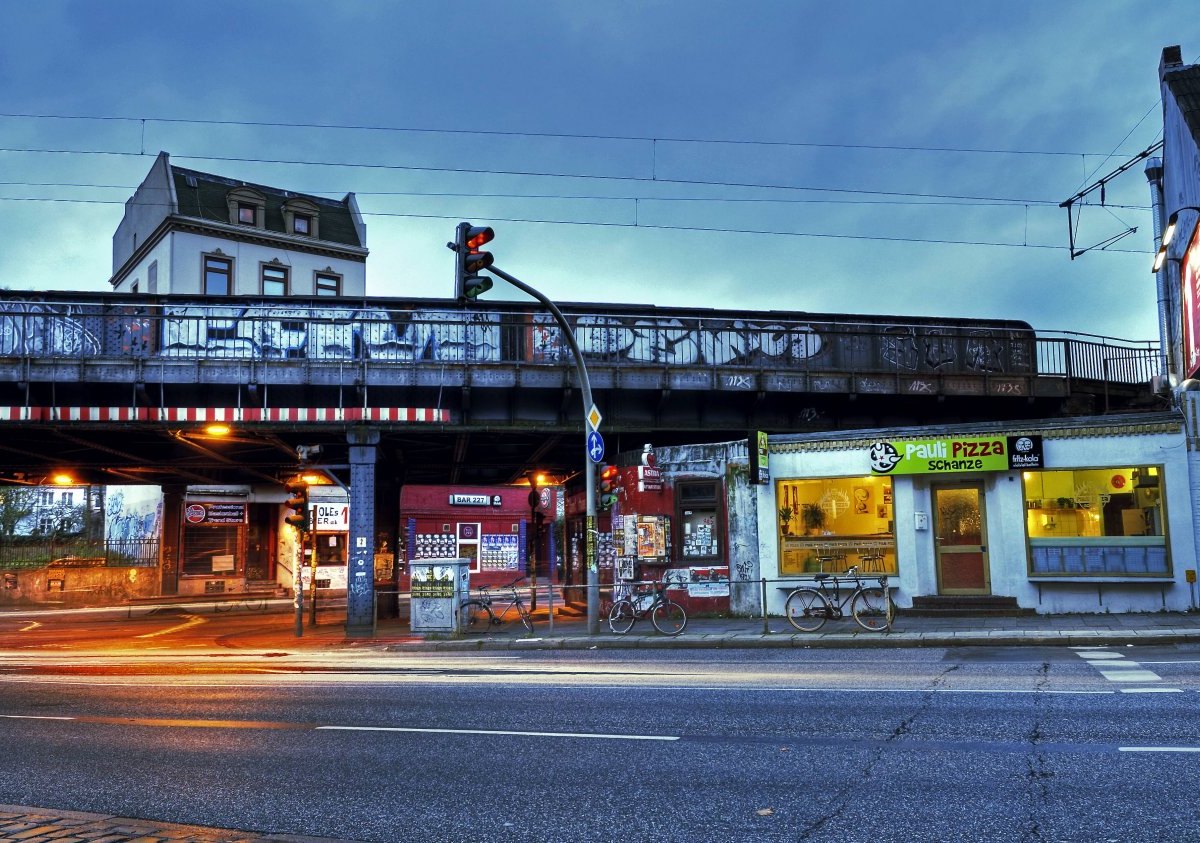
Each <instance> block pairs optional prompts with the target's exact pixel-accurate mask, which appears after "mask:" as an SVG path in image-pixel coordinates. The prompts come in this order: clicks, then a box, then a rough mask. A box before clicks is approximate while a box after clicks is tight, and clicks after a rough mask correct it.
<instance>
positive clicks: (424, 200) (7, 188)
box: [0, 0, 1200, 340]
mask: <svg viewBox="0 0 1200 843" xmlns="http://www.w3.org/2000/svg"><path fill="white" fill-rule="evenodd" d="M0 9H2V10H3V13H4V15H3V17H4V31H5V49H4V50H3V51H2V52H0V231H2V232H3V234H2V235H0V279H3V281H0V287H7V288H8V289H10V290H31V291H37V290H75V291H82V292H107V291H108V290H110V285H109V284H108V278H109V277H110V275H111V272H112V234H113V232H114V231H115V230H116V227H117V225H118V223H119V222H120V219H121V215H122V210H123V203H124V201H125V200H126V199H127V198H128V197H129V196H130V195H131V194H132V192H133V189H134V188H135V187H136V186H137V184H138V183H139V182H140V181H141V180H142V179H143V178H144V177H145V175H146V173H147V172H148V171H149V169H150V166H151V164H152V162H153V159H154V156H155V155H157V154H158V152H159V151H166V152H168V153H170V155H171V158H172V161H173V162H174V163H176V164H178V165H180V166H183V167H188V168H191V169H196V170H201V171H204V172H209V173H217V174H220V175H224V176H229V177H232V178H237V179H244V180H246V181H249V182H254V183H258V184H265V185H270V186H273V187H279V188H284V189H289V190H295V191H299V192H304V193H310V194H318V195H325V196H331V197H338V198H340V197H341V196H343V195H344V194H346V193H347V192H353V193H355V194H356V196H357V200H358V203H359V206H360V208H361V209H362V211H363V213H364V216H365V221H366V224H367V246H368V247H369V249H370V256H369V257H368V259H367V293H368V295H371V296H400V297H403V296H420V297H446V298H449V297H450V296H452V295H453V270H454V259H453V258H454V256H453V254H452V253H451V252H450V251H449V250H448V249H447V248H446V245H445V244H446V242H447V241H448V240H450V239H451V238H452V237H453V232H454V227H455V225H456V224H457V223H458V222H459V221H460V220H466V221H470V222H473V223H475V224H477V225H490V226H492V227H493V228H494V229H495V231H496V239H495V240H494V241H493V243H492V246H491V250H492V252H493V254H494V255H495V260H496V265H497V266H499V267H500V268H502V269H503V270H504V271H506V272H508V273H509V274H511V275H514V276H516V277H517V278H519V279H521V280H522V281H524V282H525V283H526V284H529V285H531V286H533V287H535V288H537V289H538V290H540V291H542V292H543V293H544V294H546V295H547V296H549V297H550V298H551V299H554V300H555V301H558V302H595V303H640V304H655V305H659V306H681V307H711V308H719V309H733V310H784V311H804V312H809V313H814V314H863V315H872V316H876V315H883V316H895V317H909V316H936V317H946V318H979V319H1018V320H1023V321H1025V322H1028V323H1029V324H1031V325H1032V326H1033V327H1034V328H1036V329H1038V330H1039V331H1042V332H1046V333H1047V334H1050V333H1052V332H1056V331H1070V332H1078V333H1086V334H1096V335H1101V336H1108V337H1116V338H1122V339H1129V340H1155V339H1157V337H1158V329H1157V305H1156V294H1155V289H1154V277H1153V275H1152V274H1151V273H1150V271H1149V264H1150V260H1151V257H1152V253H1153V251H1154V243H1153V226H1152V221H1151V214H1150V210H1149V190H1148V187H1147V183H1146V179H1145V176H1144V175H1143V166H1142V165H1141V164H1138V165H1136V166H1134V167H1132V168H1130V169H1129V170H1128V171H1127V172H1126V173H1124V174H1123V175H1121V176H1119V177H1117V178H1114V179H1113V180H1111V181H1110V182H1109V183H1108V184H1107V185H1106V189H1105V197H1104V205H1103V206H1101V205H1100V197H1099V195H1098V194H1099V192H1098V191H1093V192H1092V193H1091V194H1089V195H1088V198H1087V202H1088V203H1089V204H1087V205H1086V206H1085V207H1083V208H1082V209H1081V211H1080V213H1079V215H1078V218H1077V219H1076V220H1075V223H1076V239H1077V245H1078V247H1080V248H1084V247H1089V246H1097V245H1098V244H1101V243H1104V242H1106V241H1109V240H1110V239H1111V238H1117V239H1115V240H1114V241H1113V242H1112V243H1111V244H1110V245H1108V246H1107V247H1104V248H1099V247H1098V248H1092V249H1089V250H1088V251H1087V252H1086V253H1085V254H1083V255H1081V256H1079V257H1076V258H1075V259H1074V260H1072V258H1071V255H1070V251H1069V249H1068V232H1069V221H1068V215H1067V212H1066V210H1064V209H1063V208H1061V207H1059V203H1061V202H1062V201H1063V200H1065V199H1068V198H1070V197H1072V196H1074V195H1075V194H1076V193H1077V192H1079V191H1080V190H1082V189H1083V188H1086V187H1088V186H1089V185H1091V184H1093V183H1094V182H1096V181H1097V180H1098V179H1100V178H1102V177H1103V176H1106V175H1108V174H1109V173H1112V172H1113V171H1115V170H1117V169H1118V168H1120V167H1121V166H1122V165H1123V164H1125V163H1126V162H1127V161H1129V160H1130V159H1132V158H1133V157H1135V156H1136V155H1137V154H1138V153H1140V152H1142V151H1143V150H1145V149H1147V148H1148V147H1150V146H1151V145H1152V144H1154V143H1156V142H1158V141H1159V140H1160V139H1161V136H1162V111H1161V104H1160V94H1159V87H1158V62H1159V58H1160V55H1161V51H1162V49H1163V47H1166V46H1169V45H1173V44H1179V45H1181V46H1182V48H1183V54H1184V61H1185V62H1188V63H1191V62H1195V61H1197V59H1198V58H1200V16H1197V15H1196V14H1195V2H1194V0H1159V1H1158V2H1153V3H1151V2H1119V1H1118V0H1080V1H1079V2H1076V0H1051V1H1050V2H1048V0H1002V2H988V0H973V1H972V2H969V3H964V2H962V0H956V2H919V0H913V2H896V0H861V2H857V3H829V2H828V0H820V1H819V2H808V0H779V1H778V2H776V0H739V2H718V0H688V2H684V1H683V0H678V1H676V0H658V1H656V0H641V2H635V0H605V2H601V3H585V2H582V0H580V2H565V1H560V0H509V1H508V2H505V0H491V2H482V1H481V0H456V2H454V3H446V2H442V1H441V0H438V1H437V2H424V1H423V0H413V1H412V2H398V1H397V2H386V0H370V1H369V2H368V0H361V2H355V1H354V0H339V2H332V3H331V2H328V0H326V2H319V3H318V2H307V0H298V1H297V2H245V0H239V1H238V2H226V1H225V0H205V2H203V3H162V2H159V0H152V2H131V0H106V2H92V1H91V0H77V2H62V0H41V1H40V2H38V3H27V2H19V0H0ZM1131 228H1136V229H1137V230H1136V232H1134V233H1130V234H1127V235H1125V236H1120V235H1121V234H1122V232H1126V231H1128V230H1129V229H1131ZM487 295H488V297H489V298H493V299H512V300H521V299H522V298H523V294H521V293H519V292H518V291H516V290H514V289H513V288H511V287H510V286H509V285H507V284H505V283H504V282H501V281H497V282H496V287H495V288H494V289H493V290H492V291H491V292H490V293H488V294H487Z"/></svg>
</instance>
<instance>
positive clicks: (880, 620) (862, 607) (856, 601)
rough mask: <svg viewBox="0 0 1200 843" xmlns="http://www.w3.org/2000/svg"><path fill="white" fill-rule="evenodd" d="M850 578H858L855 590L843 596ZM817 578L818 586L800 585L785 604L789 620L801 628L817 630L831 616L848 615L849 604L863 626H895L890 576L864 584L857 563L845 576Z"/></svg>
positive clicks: (883, 628) (876, 628) (878, 628)
mask: <svg viewBox="0 0 1200 843" xmlns="http://www.w3.org/2000/svg"><path fill="white" fill-rule="evenodd" d="M846 578H848V579H851V580H853V581H854V589H853V590H852V591H850V592H849V593H848V594H846V596H845V597H843V596H842V580H843V579H846ZM813 579H814V580H816V582H817V588H811V587H808V586H804V587H802V588H797V589H796V590H795V591H793V592H792V593H791V594H789V595H788V597H787V601H786V602H785V603H784V604H783V613H784V614H785V615H786V616H787V619H788V622H789V623H790V624H791V625H792V626H794V627H795V628H796V629H798V630H799V631H801V632H816V631H817V630H818V629H820V628H821V627H822V626H824V625H825V621H827V620H829V619H830V618H841V617H845V609H846V604H847V603H849V604H850V614H851V615H852V616H853V617H854V620H855V621H856V622H857V623H858V625H859V626H861V627H862V628H863V629H865V630H868V631H870V632H885V631H887V629H889V628H890V627H891V625H892V621H893V620H894V618H895V615H896V607H895V606H894V605H893V604H892V593H891V592H890V591H888V584H887V580H888V578H887V577H886V576H882V577H880V578H879V585H878V586H868V585H863V581H862V578H861V577H859V574H858V566H857V565H855V566H851V568H850V569H849V570H848V571H846V574H845V576H844V577H843V578H841V579H839V578H838V577H837V576H834V575H833V574H816V575H815V576H814V577H813ZM829 582H832V583H833V588H832V590H831V589H830V588H829V587H828V585H827V584H828V583H829Z"/></svg>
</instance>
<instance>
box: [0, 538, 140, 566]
mask: <svg viewBox="0 0 1200 843" xmlns="http://www.w3.org/2000/svg"><path fill="white" fill-rule="evenodd" d="M158 548H159V541H158V539H127V540H119V541H115V540H114V541H104V540H102V539H78V538H13V539H4V540H0V570H20V569H32V568H49V567H64V568H85V567H110V568H115V567H127V568H153V567H155V566H157V565H158V562H159V554H158Z"/></svg>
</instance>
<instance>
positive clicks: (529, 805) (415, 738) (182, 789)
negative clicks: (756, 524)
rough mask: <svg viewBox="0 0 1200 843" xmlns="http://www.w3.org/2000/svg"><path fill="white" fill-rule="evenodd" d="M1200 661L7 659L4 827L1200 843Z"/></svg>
mask: <svg viewBox="0 0 1200 843" xmlns="http://www.w3.org/2000/svg"><path fill="white" fill-rule="evenodd" d="M1197 665H1200V649H1198V648H1189V647H1171V648H1167V647H1163V648H1103V649H1091V650H1079V649H1068V648H1040V649H1039V648H1013V649H1001V648H988V649H980V650H974V649H962V650H933V649H929V650H903V651H896V650H887V651H871V650H854V651H846V650H842V651H839V650H828V651H816V650H814V651H804V652H795V651H740V652H730V651H720V652H717V651H695V652H688V651H682V652H668V653H653V652H636V651H632V652H631V651H606V652H591V653H588V652H584V653H562V652H557V653H555V652H551V653H522V654H495V655H487V654H479V655H474V656H461V655H450V654H446V655H442V654H434V653H426V654H404V655H400V654H395V653H385V652H381V651H378V650H374V651H366V652H358V653H347V652H340V653H327V654H312V653H305V654H298V653H297V654H281V653H276V654H271V653H252V652H226V653H221V652H215V651H212V650H207V651H204V652H190V653H189V652H188V651H187V649H186V648H184V649H169V648H162V649H144V650H140V651H137V652H133V651H129V650H120V649H112V648H109V649H100V648H97V649H94V650H90V651H82V650H72V651H70V652H62V653H58V654H55V653H53V652H28V651H8V652H4V653H0V746H3V747H5V752H4V753H3V755H2V756H0V803H12V804H25V805H40V806H47V807H58V808H66V809H74V810H84V811H97V812H109V813H115V814H120V815H125V816H137V817H146V818H154V819H160V820H166V821H171V822H184V823H197V824H204V825H215V826H222V827H232V828H243V829H249V830H257V831H261V832H276V833H279V832H287V833H295V834H308V835H318V836H325V837H337V838H343V839H352V840H373V841H374V840H378V841H384V840H387V841H394V840H406V841H408V840H412V841H424V840H430V841H433V840H464V841H472V840H487V839H491V838H493V837H495V836H497V835H509V834H512V835H517V836H518V837H519V838H520V839H526V840H547V841H549V840H555V841H558V840H600V839H604V840H607V839H625V840H647V839H655V840H669V841H674V840H678V841H695V840H746V841H752V840H753V841H757V840H830V841H832V840H846V841H855V840H864V841H865V840H871V841H889V840H896V841H900V840H904V841H911V840H921V841H924V840H944V841H958V840H973V841H977V840H997V841H1000V840H1003V841H1010V840H1011V841H1088V842H1089V843H1091V841H1107V840H1120V841H1130V840H1159V841H1175V840H1183V841H1187V840H1200V810H1198V809H1197V807H1196V797H1195V792H1196V784H1197V783H1198V781H1200V767H1198V762H1200V752H1198V751H1200V735H1198V734H1197V725H1196V720H1197V716H1196V715H1197V701H1198V700H1197V693H1198V692H1200V674H1198V672H1197Z"/></svg>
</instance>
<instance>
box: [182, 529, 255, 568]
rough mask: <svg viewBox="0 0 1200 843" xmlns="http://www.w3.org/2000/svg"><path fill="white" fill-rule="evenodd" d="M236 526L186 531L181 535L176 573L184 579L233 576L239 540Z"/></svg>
mask: <svg viewBox="0 0 1200 843" xmlns="http://www.w3.org/2000/svg"><path fill="white" fill-rule="evenodd" d="M241 529H242V528H241V526H240V525H216V524H214V525H210V526H204V527H188V528H186V529H185V530H184V531H183V547H182V549H181V551H180V568H179V570H180V573H182V574H183V575H185V576H212V575H214V574H218V575H220V574H224V575H230V576H232V575H234V574H236V573H237V570H238V567H239V563H240V561H241V560H240V555H239V551H238V549H239V546H240V539H241Z"/></svg>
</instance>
